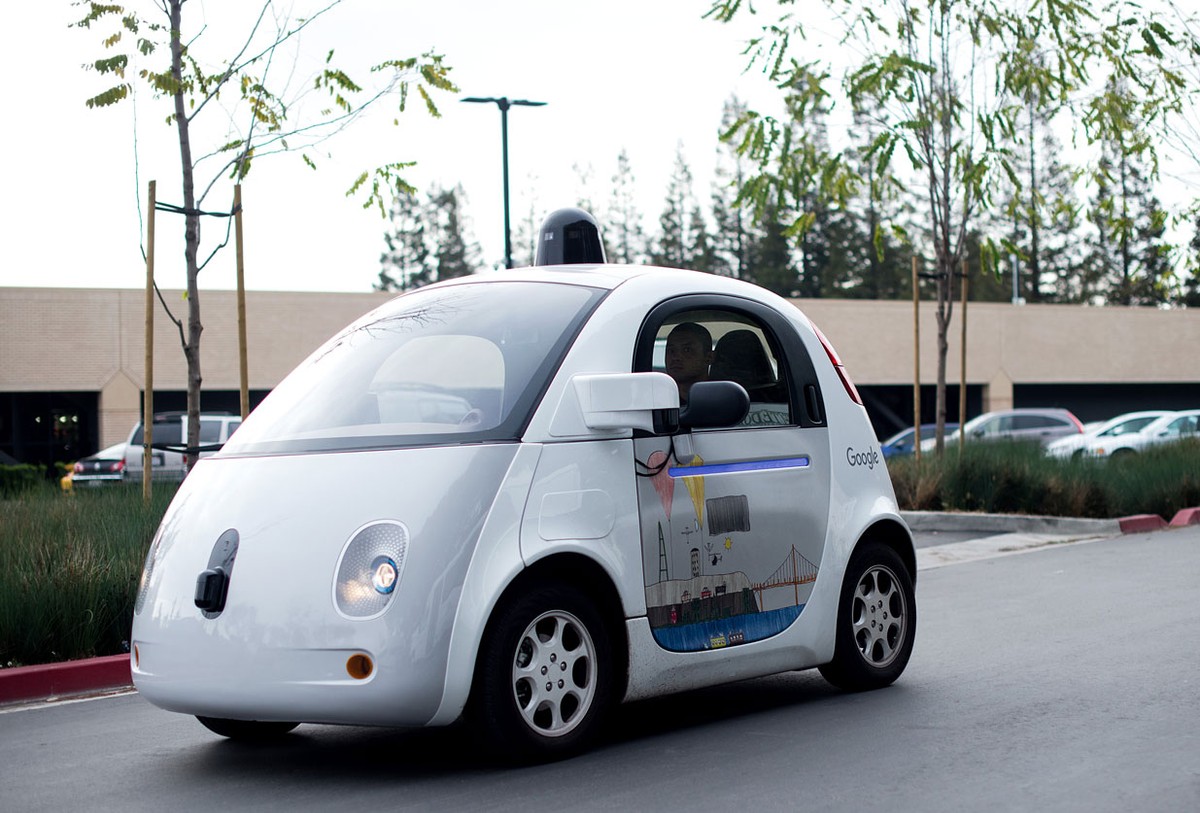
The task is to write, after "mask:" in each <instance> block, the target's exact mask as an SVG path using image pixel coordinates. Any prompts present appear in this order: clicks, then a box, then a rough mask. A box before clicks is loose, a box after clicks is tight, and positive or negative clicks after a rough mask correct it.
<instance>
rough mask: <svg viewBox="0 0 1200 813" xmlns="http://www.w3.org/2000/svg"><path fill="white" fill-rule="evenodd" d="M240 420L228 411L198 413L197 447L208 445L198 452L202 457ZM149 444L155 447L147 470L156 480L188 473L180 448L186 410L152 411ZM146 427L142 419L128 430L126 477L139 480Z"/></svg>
mask: <svg viewBox="0 0 1200 813" xmlns="http://www.w3.org/2000/svg"><path fill="white" fill-rule="evenodd" d="M241 423H242V419H241V417H240V416H238V415H231V414H230V413H228V412H203V413H201V414H200V446H201V447H211V448H209V449H208V450H206V451H202V452H200V456H201V457H207V456H209V455H211V454H213V452H215V451H216V450H217V449H216V447H219V446H222V445H224V443H225V441H227V440H229V436H230V435H232V434H233V430H235V429H237V428H238V426H240V425H241ZM151 429H152V431H151V433H150V435H151V436H150V443H151V444H152V445H153V446H155V447H172V448H155V449H153V451H152V454H151V462H150V466H151V469H150V473H151V476H152V477H153V478H154V479H155V480H175V481H179V480H182V479H183V476H184V475H185V474H186V473H187V465H186V459H185V455H184V454H183V451H182V450H183V449H184V448H186V447H187V413H185V412H160V413H157V414H155V416H154V423H153V424H152V426H151ZM144 442H145V430H144V429H143V428H142V422H141V421H138V422H137V425H135V426H134V427H133V431H131V432H130V433H129V441H128V442H127V443H126V444H125V470H124V475H125V480H127V481H130V480H133V481H140V480H141V479H142V469H143V468H144V466H143V460H144V457H143V454H144V451H143V444H144Z"/></svg>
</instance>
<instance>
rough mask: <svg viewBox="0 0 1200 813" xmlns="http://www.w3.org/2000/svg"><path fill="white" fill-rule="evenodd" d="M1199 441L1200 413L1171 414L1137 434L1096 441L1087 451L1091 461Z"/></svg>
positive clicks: (1195, 411)
mask: <svg viewBox="0 0 1200 813" xmlns="http://www.w3.org/2000/svg"><path fill="white" fill-rule="evenodd" d="M1195 437H1200V409H1188V410H1184V411H1182V412H1168V413H1167V414H1165V415H1162V416H1161V417H1159V418H1156V419H1154V420H1153V421H1151V422H1150V423H1148V424H1146V425H1145V426H1144V427H1142V429H1141V430H1139V431H1137V432H1126V433H1124V434H1120V435H1109V436H1107V437H1102V438H1100V437H1098V438H1094V439H1093V440H1091V441H1090V442H1088V444H1087V446H1086V447H1085V448H1084V454H1086V455H1088V456H1089V457H1103V458H1110V457H1122V456H1124V455H1131V454H1136V453H1137V452H1141V451H1144V450H1146V449H1148V448H1149V447H1151V446H1156V445H1158V444H1160V443H1170V442H1172V441H1177V440H1183V439H1184V438H1195Z"/></svg>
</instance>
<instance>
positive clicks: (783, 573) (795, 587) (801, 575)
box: [750, 545, 818, 607]
mask: <svg viewBox="0 0 1200 813" xmlns="http://www.w3.org/2000/svg"><path fill="white" fill-rule="evenodd" d="M817 570H818V568H817V566H816V565H814V564H813V563H812V562H810V561H808V559H806V558H805V557H804V554H802V553H800V551H798V550H796V546H795V545H792V549H791V551H790V552H789V554H788V556H787V557H786V558H785V559H784V560H783V564H781V565H780V566H779V568H778V569H776V571H775V572H774V573H772V574H771V575H770V576H768V577H767V578H766V579H764V580H763V581H761V582H758V583H756V584H752V585H750V589H752V590H753V591H754V593H755V596H756V598H757V599H758V606H759V607H765V606H766V605H765V604H763V593H765V592H766V591H767V590H773V589H778V588H786V587H791V588H792V596H793V600H792V603H793V604H799V603H800V585H802V584H812V583H813V582H815V581H816V580H817Z"/></svg>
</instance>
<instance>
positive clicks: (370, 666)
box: [346, 654, 375, 680]
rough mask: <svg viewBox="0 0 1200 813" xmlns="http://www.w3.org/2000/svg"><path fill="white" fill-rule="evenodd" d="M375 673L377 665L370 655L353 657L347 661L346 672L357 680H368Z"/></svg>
mask: <svg viewBox="0 0 1200 813" xmlns="http://www.w3.org/2000/svg"><path fill="white" fill-rule="evenodd" d="M374 671H375V663H374V662H373V661H372V660H371V658H370V656H369V655H362V654H359V655H351V656H350V659H349V660H347V661H346V672H347V673H348V674H349V675H350V677H352V678H354V679H355V680H366V679H367V678H369V677H370V676H371V673H372V672H374Z"/></svg>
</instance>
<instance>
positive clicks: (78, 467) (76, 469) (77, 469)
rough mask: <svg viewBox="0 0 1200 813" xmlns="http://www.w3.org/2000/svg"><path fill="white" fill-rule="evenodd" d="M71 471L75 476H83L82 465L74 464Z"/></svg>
mask: <svg viewBox="0 0 1200 813" xmlns="http://www.w3.org/2000/svg"><path fill="white" fill-rule="evenodd" d="M71 470H72V471H73V472H75V473H76V474H83V464H82V463H76V464H75V465H74V466H72V467H71Z"/></svg>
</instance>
